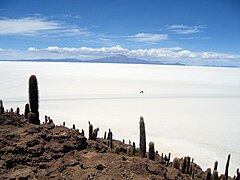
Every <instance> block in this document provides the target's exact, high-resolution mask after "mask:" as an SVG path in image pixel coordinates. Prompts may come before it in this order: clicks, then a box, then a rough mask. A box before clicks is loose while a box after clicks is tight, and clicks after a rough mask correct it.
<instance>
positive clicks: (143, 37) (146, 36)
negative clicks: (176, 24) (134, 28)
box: [127, 33, 168, 43]
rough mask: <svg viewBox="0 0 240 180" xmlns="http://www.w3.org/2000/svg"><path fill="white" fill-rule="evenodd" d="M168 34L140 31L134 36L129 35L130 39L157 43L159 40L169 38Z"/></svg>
mask: <svg viewBox="0 0 240 180" xmlns="http://www.w3.org/2000/svg"><path fill="white" fill-rule="evenodd" d="M167 38H168V35H167V34H150V33H138V34H135V35H133V36H128V38H127V39H128V40H131V41H136V42H150V43H156V42H159V41H164V40H167Z"/></svg>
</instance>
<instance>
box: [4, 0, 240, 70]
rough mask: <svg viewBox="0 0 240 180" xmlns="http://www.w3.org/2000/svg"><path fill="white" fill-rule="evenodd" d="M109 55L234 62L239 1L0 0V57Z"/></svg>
mask: <svg viewBox="0 0 240 180" xmlns="http://www.w3.org/2000/svg"><path fill="white" fill-rule="evenodd" d="M116 54H123V55H126V56H128V57H133V58H138V59H145V60H157V61H162V62H180V63H185V64H189V65H224V66H239V67H240V0H211V1H209V0H181V1H178V0H167V1H166V0H131V1H129V0H114V1H113V0H101V1H100V0H86V1H83V0H79V1H77V0H51V1H49V0H41V1H39V0H21V1H19V0H0V60H13V59H14V60H16V59H59V58H60V59H65V58H74V59H83V60H86V59H96V58H101V57H107V56H114V55H116Z"/></svg>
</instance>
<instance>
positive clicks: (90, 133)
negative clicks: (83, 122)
mask: <svg viewBox="0 0 240 180" xmlns="http://www.w3.org/2000/svg"><path fill="white" fill-rule="evenodd" d="M88 124H89V132H88V133H89V134H88V140H92V133H93V125H92V124H91V123H90V121H88Z"/></svg>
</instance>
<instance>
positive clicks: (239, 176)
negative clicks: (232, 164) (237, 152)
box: [236, 168, 240, 180]
mask: <svg viewBox="0 0 240 180" xmlns="http://www.w3.org/2000/svg"><path fill="white" fill-rule="evenodd" d="M236 173H237V177H236V180H240V173H239V169H238V168H237V171H236Z"/></svg>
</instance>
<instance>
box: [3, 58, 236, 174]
mask: <svg viewBox="0 0 240 180" xmlns="http://www.w3.org/2000/svg"><path fill="white" fill-rule="evenodd" d="M31 74H35V75H36V76H37V78H38V83H39V95H40V114H41V120H42V121H43V120H44V115H45V114H46V115H48V116H51V118H52V119H53V120H54V122H55V124H60V123H62V122H63V121H65V122H66V125H67V126H69V127H72V124H76V127H77V128H79V129H82V128H83V129H85V132H86V133H87V129H88V121H91V123H92V124H93V125H94V127H99V128H100V133H99V135H100V136H103V134H104V131H107V130H108V128H111V129H112V131H113V135H114V138H115V139H119V140H122V139H125V142H128V140H131V141H132V142H136V144H137V145H138V144H139V140H138V139H139V117H140V116H143V117H144V119H145V126H146V133H147V142H149V141H154V142H155V145H156V149H157V150H158V151H159V153H162V152H163V153H165V154H167V153H168V152H171V153H172V157H175V156H178V157H182V156H187V155H190V156H191V157H194V159H195V162H197V163H198V164H199V165H201V167H202V168H203V169H204V170H205V169H206V168H207V167H211V168H213V164H214V162H215V161H216V160H218V161H219V171H220V173H224V167H225V163H226V159H227V155H228V154H231V155H232V157H231V163H230V173H231V175H233V174H235V171H236V168H237V167H240V141H239V139H238V138H239V137H240V131H239V121H240V118H239V117H240V69H234V68H208V67H183V66H159V65H127V64H88V63H43V62H39V63H38V62H0V77H1V78H0V99H3V101H4V105H5V108H8V109H9V108H11V107H13V108H16V107H20V108H21V110H22V111H23V110H24V105H25V103H26V102H27V101H28V78H29V76H30V75H31ZM140 91H144V93H142V94H141V93H140Z"/></svg>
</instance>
